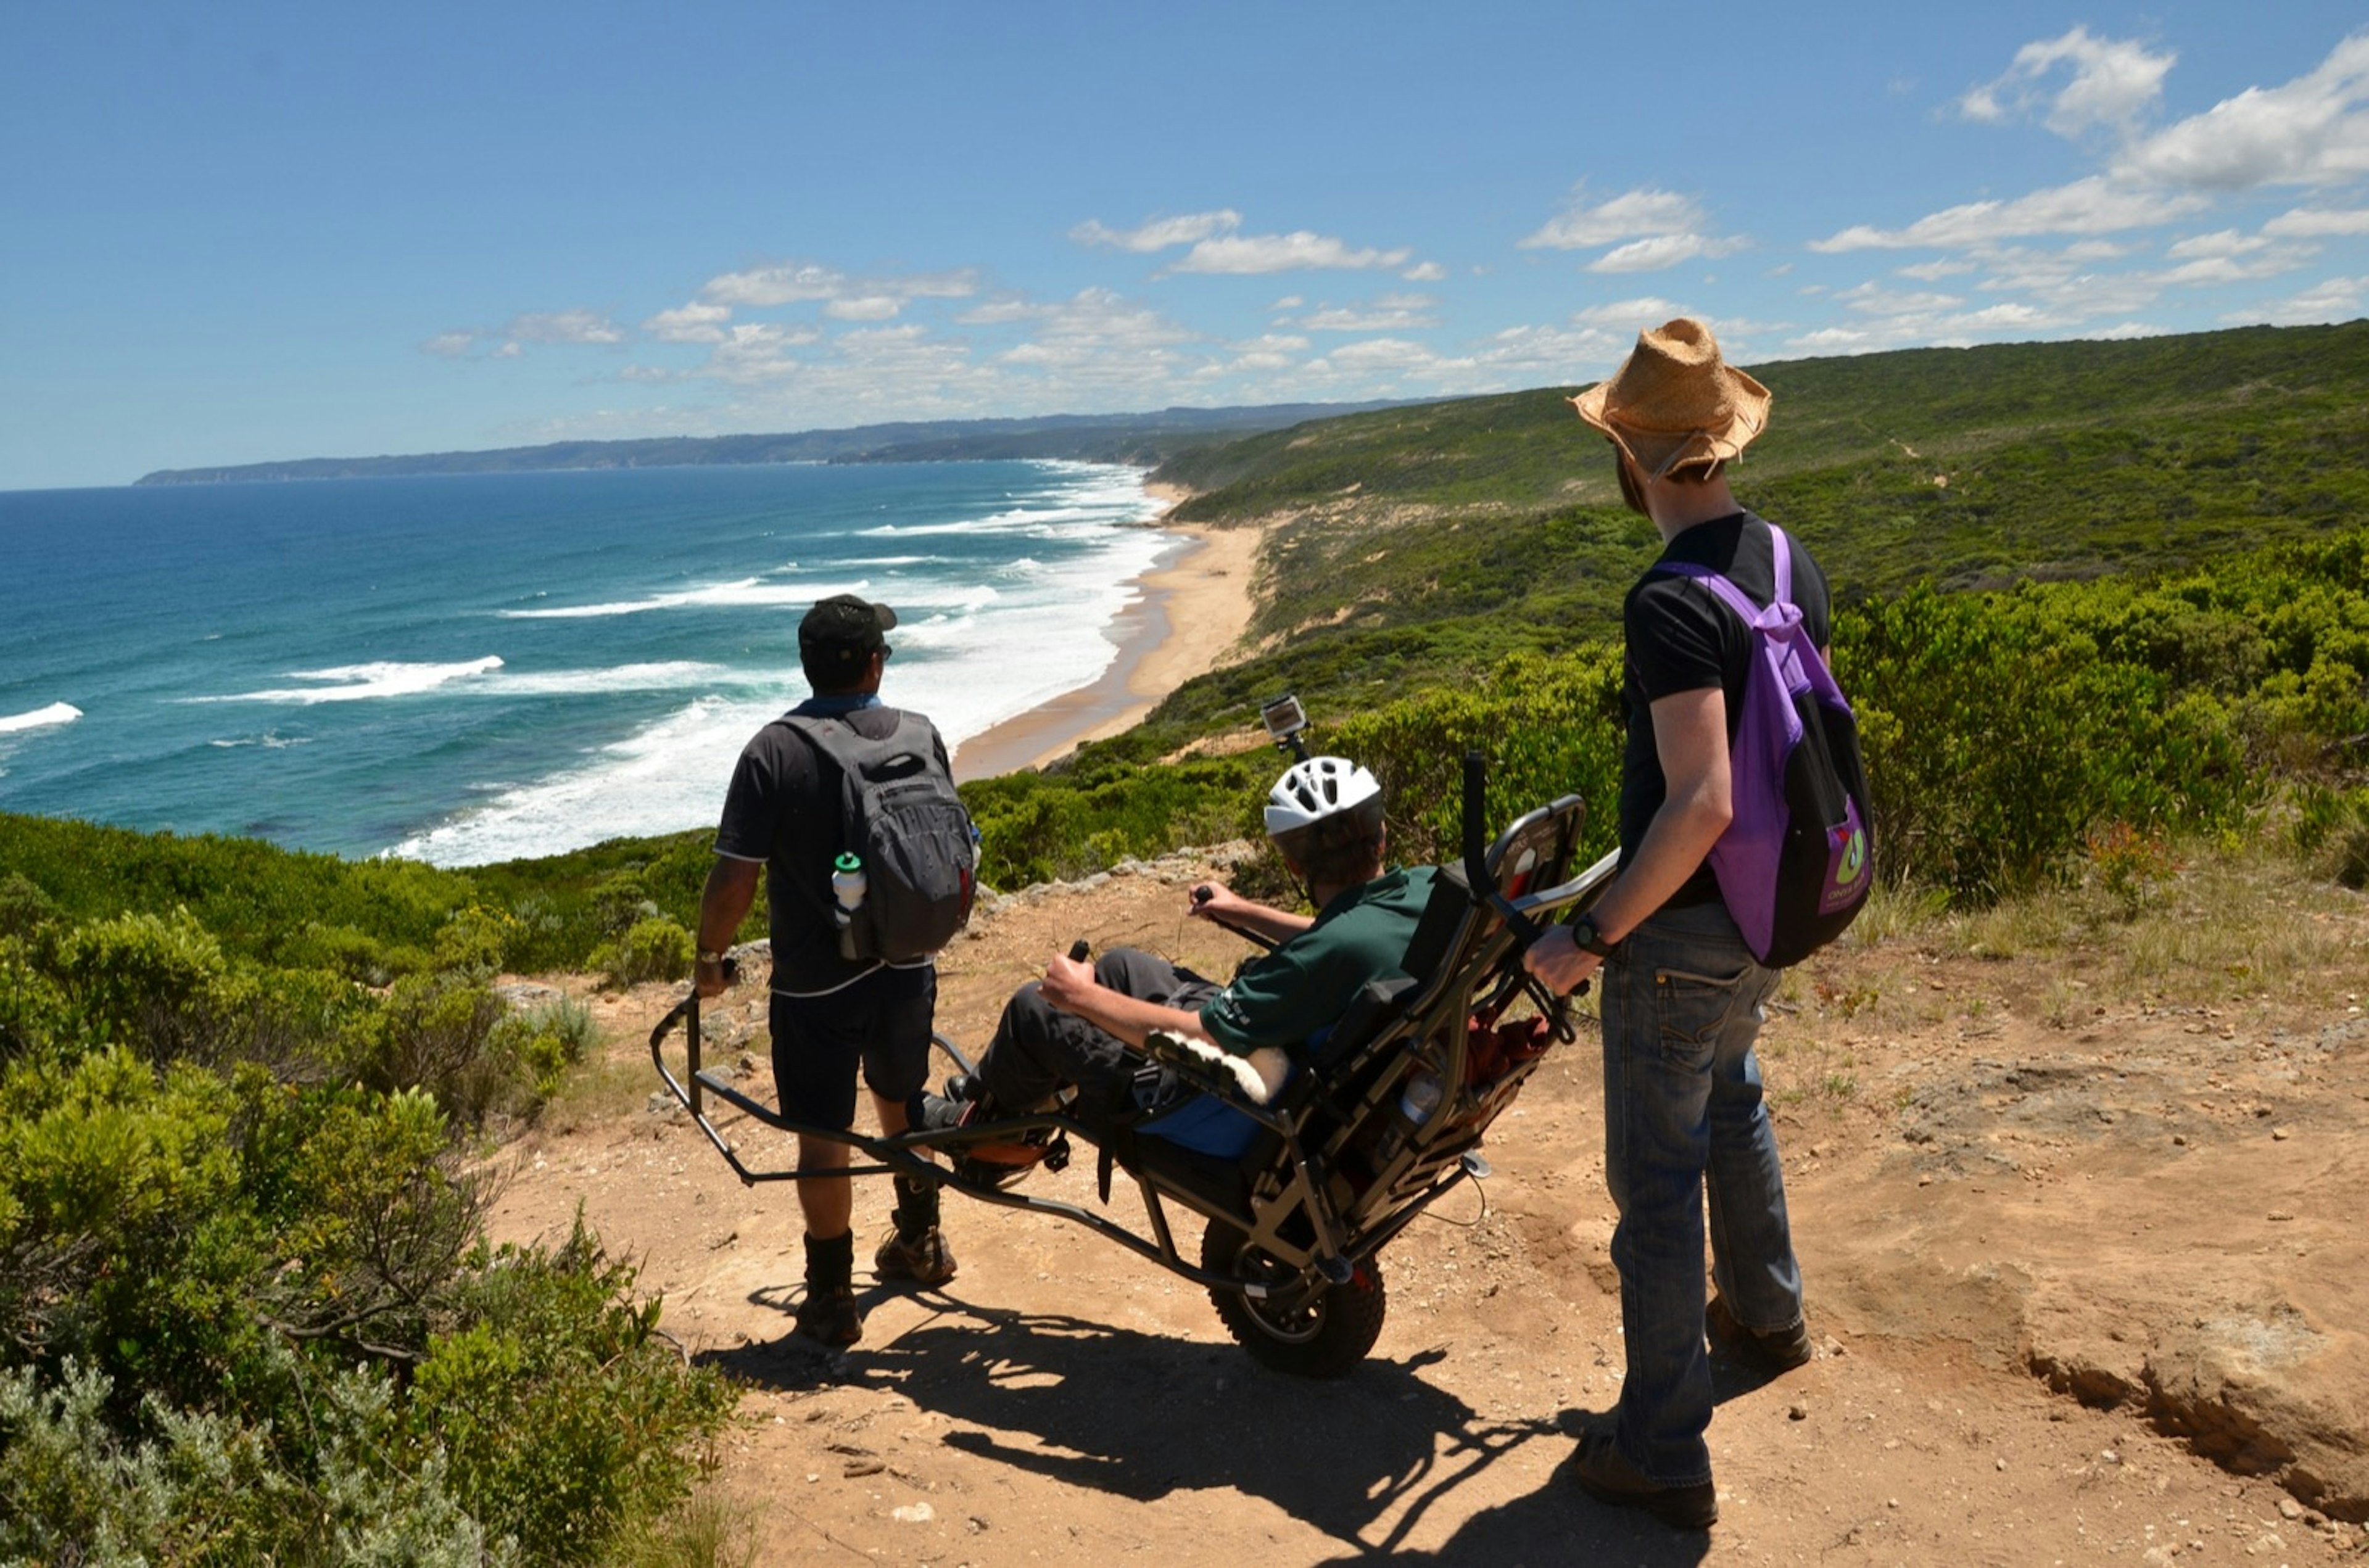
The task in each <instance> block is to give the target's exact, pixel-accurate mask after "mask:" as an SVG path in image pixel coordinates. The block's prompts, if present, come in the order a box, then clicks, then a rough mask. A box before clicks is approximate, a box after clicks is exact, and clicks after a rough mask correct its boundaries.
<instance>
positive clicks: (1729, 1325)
mask: <svg viewBox="0 0 2369 1568" xmlns="http://www.w3.org/2000/svg"><path fill="white" fill-rule="evenodd" d="M1703 1328H1704V1329H1705V1331H1706V1332H1707V1333H1709V1334H1710V1336H1711V1348H1712V1349H1713V1350H1714V1351H1716V1352H1718V1353H1719V1354H1721V1355H1723V1356H1728V1357H1730V1358H1731V1359H1733V1360H1736V1361H1740V1362H1742V1363H1744V1365H1745V1366H1746V1367H1749V1368H1753V1369H1754V1370H1756V1371H1760V1372H1766V1373H1768V1374H1769V1375H1770V1376H1772V1377H1774V1376H1775V1375H1777V1374H1778V1373H1780V1372H1790V1371H1791V1370H1792V1369H1793V1368H1796V1367H1805V1366H1807V1365H1809V1362H1810V1358H1811V1357H1812V1356H1814V1355H1816V1354H1817V1353H1816V1352H1815V1351H1814V1350H1813V1349H1812V1348H1811V1346H1810V1325H1809V1324H1808V1323H1806V1322H1799V1323H1795V1324H1794V1325H1793V1326H1792V1327H1791V1328H1789V1329H1767V1330H1762V1329H1748V1328H1745V1326H1744V1325H1743V1324H1742V1323H1740V1322H1736V1319H1735V1313H1734V1310H1731V1309H1730V1308H1729V1306H1728V1304H1727V1302H1726V1300H1725V1299H1723V1298H1722V1297H1718V1296H1714V1297H1712V1298H1711V1304H1710V1305H1709V1306H1707V1307H1705V1308H1704V1309H1703Z"/></svg>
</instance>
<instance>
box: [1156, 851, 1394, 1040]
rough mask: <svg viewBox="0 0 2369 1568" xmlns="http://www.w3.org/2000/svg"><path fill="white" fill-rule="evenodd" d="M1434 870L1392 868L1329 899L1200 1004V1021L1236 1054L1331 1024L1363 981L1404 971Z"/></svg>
mask: <svg viewBox="0 0 2369 1568" xmlns="http://www.w3.org/2000/svg"><path fill="white" fill-rule="evenodd" d="M1436 875H1437V869H1436V867H1433V866H1428V865H1419V866H1413V867H1410V868H1408V869H1406V870H1403V871H1392V872H1389V873H1386V874H1385V875H1383V876H1378V877H1376V878H1374V880H1372V881H1371V882H1368V883H1367V884H1366V885H1365V886H1364V887H1354V888H1352V889H1350V890H1349V891H1348V892H1346V893H1344V894H1342V895H1341V896H1340V897H1338V898H1334V899H1333V901H1332V902H1331V903H1329V904H1327V905H1325V906H1324V909H1323V911H1322V913H1320V914H1319V915H1318V916H1317V917H1316V923H1315V924H1314V925H1312V926H1310V927H1309V928H1308V929H1307V930H1306V931H1304V932H1302V933H1299V935H1298V936H1295V937H1293V938H1292V939H1291V940H1290V941H1288V942H1287V943H1285V944H1283V945H1282V946H1280V947H1278V948H1276V950H1275V951H1274V952H1272V953H1269V954H1267V955H1266V956H1264V957H1262V958H1259V959H1257V960H1255V961H1253V963H1250V964H1248V965H1245V966H1244V967H1243V968H1242V973H1241V974H1239V975H1236V976H1235V977H1234V983H1233V984H1231V985H1230V986H1228V987H1227V988H1226V989H1225V990H1222V991H1219V993H1218V994H1217V995H1216V996H1214V997H1212V998H1211V999H1210V1000H1209V1003H1208V1005H1207V1006H1206V1007H1204V1008H1202V1009H1201V1027H1202V1028H1203V1029H1205V1030H1207V1032H1208V1036H1209V1038H1211V1039H1212V1040H1215V1041H1216V1042H1217V1043H1218V1044H1219V1045H1220V1046H1222V1047H1225V1048H1226V1049H1227V1050H1230V1051H1231V1052H1233V1053H1234V1054H1235V1055H1237V1056H1248V1055H1249V1054H1250V1053H1251V1052H1253V1051H1254V1050H1257V1049H1258V1048H1260V1047H1263V1046H1282V1047H1295V1046H1299V1045H1303V1044H1305V1043H1306V1042H1308V1041H1310V1040H1311V1039H1313V1038H1315V1037H1316V1036H1319V1035H1321V1034H1322V1033H1324V1032H1325V1031H1327V1030H1329V1029H1331V1028H1332V1027H1333V1024H1337V1023H1339V1022H1340V1020H1341V1015H1342V1014H1343V1013H1346V1012H1348V1010H1349V1004H1350V1003H1351V1002H1352V1001H1356V997H1357V993H1358V991H1360V990H1363V989H1365V987H1366V985H1367V983H1368V981H1372V980H1379V979H1394V978H1396V977H1398V976H1400V975H1402V974H1404V973H1405V972H1406V971H1405V968H1404V967H1403V966H1404V965H1405V963H1406V951H1407V944H1408V943H1410V942H1412V941H1413V939H1414V928H1415V925H1416V923H1417V922H1418V921H1421V920H1422V919H1423V911H1424V906H1425V905H1426V904H1428V903H1429V902H1430V901H1431V887H1432V882H1433V879H1434V878H1435V876H1436Z"/></svg>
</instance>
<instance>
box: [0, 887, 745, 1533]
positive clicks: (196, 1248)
mask: <svg viewBox="0 0 2369 1568" xmlns="http://www.w3.org/2000/svg"><path fill="white" fill-rule="evenodd" d="M28 880H30V879H29V878H28ZM396 885H397V886H405V885H406V884H403V883H401V882H400V881H398V883H397V884H396ZM27 901H29V900H27ZM232 907H235V900H230V899H224V898H215V899H212V900H211V901H208V902H205V903H203V904H201V905H200V908H203V909H206V910H211V911H213V912H215V913H220V912H221V911H222V910H224V909H227V908H232ZM456 916H457V918H455V917H456ZM511 931H512V922H510V921H509V918H508V917H507V916H501V915H496V914H491V913H489V912H487V911H486V910H472V909H471V907H470V906H468V905H467V904H465V903H464V904H462V905H458V906H456V907H455V908H454V909H452V910H446V911H444V912H443V914H442V915H441V916H440V918H439V920H438V922H437V926H436V928H435V929H434V930H433V931H431V932H429V933H420V932H418V930H417V929H416V927H414V928H409V932H408V933H409V934H411V935H413V936H423V935H424V936H425V937H426V938H427V939H428V940H429V942H430V943H431V944H433V946H434V948H435V950H436V953H437V956H441V958H442V959H444V960H445V961H446V962H447V963H449V964H451V965H452V966H453V967H450V968H445V969H434V968H431V969H429V970H428V971H426V972H423V973H419V974H415V975H409V976H406V977H403V978H401V979H397V980H396V981H395V984H394V986H393V987H392V988H391V989H390V990H389V991H388V992H387V994H386V995H385V996H384V997H383V998H382V997H380V996H378V995H375V994H373V993H372V992H371V991H368V990H363V989H362V988H360V987H359V986H357V985H356V984H355V983H354V982H353V981H352V980H350V979H348V978H347V977H346V976H345V975H344V974H342V973H340V972H339V971H338V970H337V969H334V968H324V969H291V968H288V967H275V966H273V965H270V964H267V963H260V962H257V961H255V960H254V959H252V958H250V957H247V956H242V950H241V949H240V948H239V947H237V946H235V945H234V944H231V943H229V942H226V941H224V940H223V939H222V938H221V937H220V935H219V934H218V933H214V932H212V930H210V929H208V928H207V927H206V926H205V925H204V923H203V921H202V919H201V918H200V916H199V915H198V914H196V913H194V912H192V911H191V910H189V908H188V907H186V906H177V907H175V908H174V909H173V910H171V911H170V912H169V913H156V912H152V911H141V910H133V911H130V912H118V913H114V914H109V915H106V916H103V917H99V918H95V919H90V920H80V921H78V920H76V919H75V918H74V917H72V916H70V915H60V916H55V917H52V916H48V915H44V916H43V917H42V918H41V919H40V921H35V922H31V924H30V930H29V933H20V934H14V935H7V936H0V1050H4V1051H5V1056H4V1057H0V1561H30V1562H136V1561H149V1562H327V1561H339V1562H343V1561H385V1562H454V1563H462V1562H466V1563H474V1564H482V1563H486V1562H580V1561H593V1560H598V1559H599V1558H601V1556H602V1555H603V1554H604V1553H605V1552H606V1551H608V1550H609V1543H610V1542H611V1541H612V1540H615V1539H623V1538H624V1536H626V1535H628V1534H631V1535H634V1536H635V1538H636V1539H643V1538H646V1537H648V1536H649V1534H650V1532H651V1531H652V1530H653V1529H655V1528H656V1526H655V1523H654V1521H656V1520H658V1519H659V1518H661V1517H663V1516H667V1515H668V1513H669V1510H671V1509H674V1508H676V1507H677V1506H678V1505H680V1503H681V1500H682V1498H683V1497H684V1496H685V1495H686V1494H687V1492H688V1488H689V1486H690V1484H691V1482H692V1480H693V1479H694V1478H695V1477H696V1476H698V1475H699V1474H700V1473H702V1471H703V1468H704V1466H705V1465H706V1464H707V1462H708V1460H709V1457H710V1442H711V1440H712V1438H713V1436H714V1434H715V1432H716V1431H717V1430H718V1429H719V1427H720V1425H721V1424H722V1423H723V1422H724V1421H725V1420H726V1419H727V1414H728V1411H729V1407H730V1403H731V1396H730V1393H729V1391H728V1390H727V1388H726V1386H725V1385H724V1384H723V1383H722V1382H721V1381H720V1379H718V1378H717V1377H716V1376H715V1374H714V1373H712V1372H706V1371H695V1370H692V1369H690V1368H686V1367H685V1366H684V1365H683V1364H682V1363H681V1358H680V1357H679V1356H677V1355H676V1354H675V1353H674V1352H673V1351H672V1350H671V1349H670V1348H669V1346H668V1345H666V1344H665V1342H664V1341H663V1340H661V1339H660V1338H658V1335H657V1334H656V1333H655V1326H656V1322H657V1306H656V1303H654V1302H650V1303H645V1302H642V1301H639V1300H636V1299H635V1298H634V1296H633V1293H632V1292H633V1286H634V1279H633V1275H632V1271H631V1270H630V1269H627V1268H623V1267H621V1266H619V1265H615V1264H613V1263H611V1262H609V1261H608V1260H606V1259H605V1258H603V1257H602V1256H601V1254H600V1252H599V1248H598V1245H597V1243H596V1242H593V1241H592V1239H591V1238H590V1237H589V1234H588V1233H586V1232H584V1231H583V1230H581V1229H580V1227H579V1229H578V1232H577V1234H576V1235H575V1236H574V1237H573V1238H572V1239H571V1240H570V1241H569V1242H567V1243H566V1244H564V1245H563V1246H561V1247H559V1248H556V1249H520V1248H507V1249H499V1250H497V1249H492V1248H490V1247H488V1246H487V1245H486V1242H485V1240H484V1236H483V1227H482V1223H481V1221H482V1215H483V1208H484V1202H485V1188H484V1186H483V1185H482V1180H481V1178H479V1177H478V1176H476V1175H475V1174H473V1173H472V1171H473V1169H474V1167H473V1166H472V1165H471V1164H469V1163H468V1162H466V1161H465V1160H464V1159H463V1152H464V1145H463V1140H464V1139H472V1138H474V1137H475V1136H476V1135H475V1133H474V1131H473V1128H474V1127H476V1126H477V1125H478V1123H480V1122H481V1121H482V1120H483V1119H484V1118H485V1117H486V1116H491V1115H494V1114H496V1113H498V1112H499V1111H502V1110H514V1109H518V1108H521V1107H524V1108H532V1104H534V1103H535V1101H536V1100H537V1098H538V1097H539V1096H540V1095H541V1094H543V1093H547V1092H548V1091H549V1090H550V1088H552V1087H553V1086H555V1082H556V1079H557V1076H558V1074H559V1073H560V1072H561V1071H562V1070H564V1068H565V1065H566V1062H568V1061H569V1060H572V1059H575V1058H576V1057H578V1055H580V1054H581V1052H582V1050H583V1048H584V1047H585V1045H586V1043H587V1042H588V1041H589V1039H590V1037H591V1035H592V1030H591V1026H590V1018H589V1013H587V1012H586V1010H585V1009H583V1007H582V1006H581V1004H578V1003H570V1002H566V1001H561V1002H558V1003H555V1004H551V1005H548V1006H544V1007H541V1008H537V1009H532V1010H529V1011H526V1012H523V1013H512V1012H510V1011H509V1010H508V1009H507V1008H506V1007H505V1006H504V1005H503V1004H502V1003H501V1002H500V1001H499V1000H498V998H496V997H495V996H494V995H493V994H492V993H491V992H490V991H489V990H487V989H486V983H485V982H486V978H487V975H488V972H489V964H490V962H491V957H492V955H493V954H494V953H495V952H496V951H497V950H498V946H499V945H500V944H503V943H506V942H507V941H508V940H509V938H510V934H511ZM440 938H441V940H439V939H440ZM473 1423H474V1425H473Z"/></svg>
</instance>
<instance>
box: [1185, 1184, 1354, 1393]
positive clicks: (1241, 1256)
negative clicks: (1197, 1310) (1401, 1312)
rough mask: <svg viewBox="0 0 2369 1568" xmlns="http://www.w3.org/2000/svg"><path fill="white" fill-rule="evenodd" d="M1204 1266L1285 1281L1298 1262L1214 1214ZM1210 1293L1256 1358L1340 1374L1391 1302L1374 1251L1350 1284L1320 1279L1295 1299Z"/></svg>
mask: <svg viewBox="0 0 2369 1568" xmlns="http://www.w3.org/2000/svg"><path fill="white" fill-rule="evenodd" d="M1201 1266H1202V1267H1203V1268H1206V1269H1207V1270H1208V1271H1209V1272H1210V1273H1212V1274H1224V1275H1230V1276H1233V1277H1234V1278H1236V1279H1242V1280H1251V1281H1256V1282H1258V1283H1260V1284H1265V1285H1275V1286H1283V1285H1288V1284H1291V1283H1292V1282H1294V1281H1295V1280H1297V1279H1298V1278H1299V1274H1298V1271H1297V1270H1294V1269H1292V1268H1290V1267H1289V1266H1287V1265H1285V1264H1283V1263H1281V1262H1279V1261H1278V1260H1276V1258H1274V1257H1271V1256H1269V1255H1268V1254H1267V1253H1264V1252H1262V1251H1260V1250H1259V1249H1258V1248H1256V1247H1253V1246H1252V1245H1250V1244H1249V1238H1247V1237H1245V1236H1244V1235H1243V1234H1242V1232H1241V1231H1240V1230H1235V1229H1234V1228H1233V1227H1232V1226H1230V1225H1228V1224H1225V1223H1224V1222H1222V1221H1220V1220H1215V1219H1213V1220H1211V1221H1210V1222H1209V1228H1208V1229H1207V1230H1204V1231H1203V1232H1202V1233H1201ZM1209 1299H1210V1301H1211V1302H1212V1303H1213V1304H1215V1306H1216V1307H1217V1309H1218V1316H1219V1319H1220V1320H1221V1321H1222V1322H1224V1323H1225V1325H1226V1332H1227V1333H1230V1334H1231V1335H1233V1336H1234V1341H1235V1343H1236V1344H1238V1345H1241V1346H1242V1348H1243V1349H1244V1350H1247V1351H1249V1352H1250V1353H1251V1358H1252V1359H1253V1360H1254V1361H1257V1362H1258V1363H1259V1364H1260V1365H1261V1366H1265V1367H1271V1368H1274V1369H1275V1370H1276V1371H1278V1372H1288V1373H1290V1374H1291V1375H1292V1376H1294V1377H1296V1378H1337V1377H1340V1376H1341V1375H1342V1374H1343V1373H1345V1372H1346V1371H1348V1370H1349V1369H1350V1368H1353V1367H1355V1366H1356V1365H1357V1363H1358V1362H1360V1361H1363V1360H1364V1359H1365V1358H1366V1353H1367V1352H1368V1351H1369V1350H1371V1349H1373V1348H1374V1341H1375V1340H1377V1339H1379V1338H1380V1337H1381V1333H1382V1314H1383V1312H1384V1311H1385V1310H1387V1302H1386V1301H1385V1299H1384V1297H1383V1292H1382V1274H1381V1267H1380V1265H1379V1263H1377V1262H1376V1261H1375V1260H1373V1259H1370V1258H1369V1259H1368V1260H1367V1261H1366V1262H1365V1263H1364V1264H1363V1265H1360V1266H1359V1267H1358V1269H1357V1272H1356V1276H1354V1277H1353V1278H1352V1279H1351V1280H1350V1281H1349V1283H1348V1284H1346V1285H1330V1284H1325V1283H1323V1282H1322V1281H1321V1280H1320V1281H1318V1282H1316V1288H1315V1292H1314V1294H1313V1295H1310V1296H1307V1297H1304V1298H1302V1299H1299V1302H1298V1303H1297V1304H1296V1305H1294V1304H1287V1303H1286V1302H1282V1301H1276V1300H1265V1301H1258V1300H1253V1299H1251V1298H1250V1297H1248V1296H1244V1295H1242V1294H1240V1293H1238V1292H1236V1291H1231V1290H1211V1291H1210V1292H1209Z"/></svg>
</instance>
